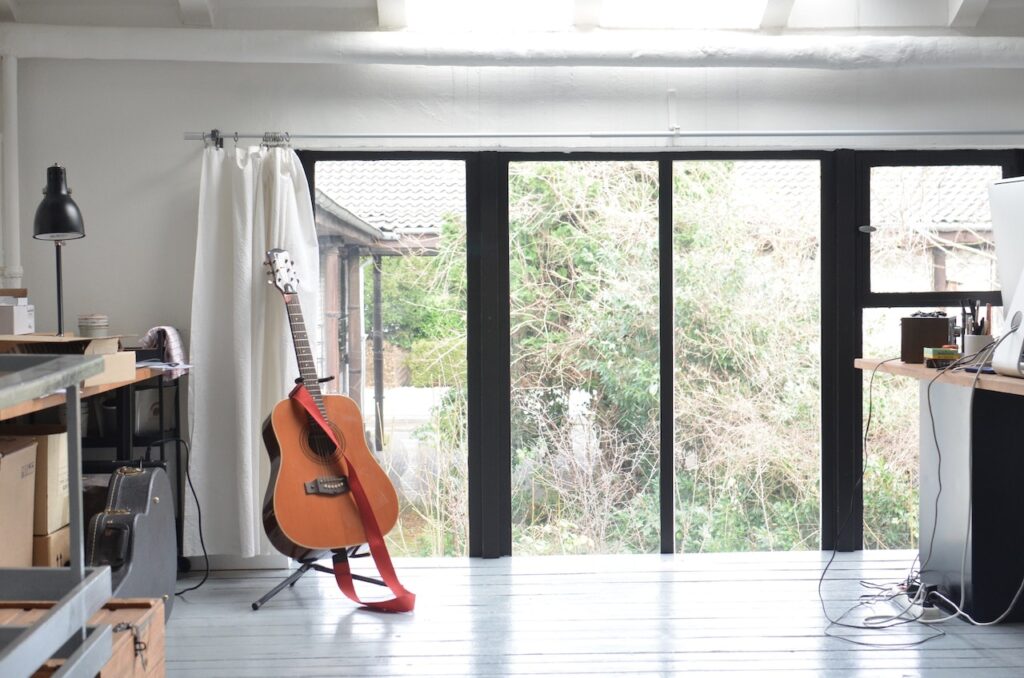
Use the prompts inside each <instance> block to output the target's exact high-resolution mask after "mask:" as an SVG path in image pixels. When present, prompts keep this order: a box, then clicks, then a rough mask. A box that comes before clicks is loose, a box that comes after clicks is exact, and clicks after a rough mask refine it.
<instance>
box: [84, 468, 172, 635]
mask: <svg viewBox="0 0 1024 678" xmlns="http://www.w3.org/2000/svg"><path fill="white" fill-rule="evenodd" d="M85 561H86V564H87V565H89V566H98V565H109V566H110V576H111V580H110V584H111V589H112V591H113V595H114V597H116V598H163V601H164V618H165V620H166V619H167V618H169V617H170V616H171V608H172V607H173V605H174V586H175V582H176V581H177V577H178V554H177V545H176V540H175V530H174V495H173V494H172V493H171V481H170V479H169V478H168V477H167V473H166V472H165V471H164V470H163V469H162V468H145V469H142V468H138V467H135V466H123V467H121V468H119V469H117V471H115V472H114V473H113V474H111V476H110V485H109V487H108V488H107V504H106V508H104V509H103V510H102V511H100V512H99V513H97V514H96V515H94V516H93V517H92V519H91V520H90V521H89V526H88V529H87V530H86V533H85Z"/></svg>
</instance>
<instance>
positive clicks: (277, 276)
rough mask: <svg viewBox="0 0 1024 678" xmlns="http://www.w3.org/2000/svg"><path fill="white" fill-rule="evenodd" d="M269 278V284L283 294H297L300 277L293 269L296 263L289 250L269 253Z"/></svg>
mask: <svg viewBox="0 0 1024 678" xmlns="http://www.w3.org/2000/svg"><path fill="white" fill-rule="evenodd" d="M264 264H265V265H266V266H267V269H268V270H267V276H268V277H269V278H270V279H269V280H268V281H267V283H268V284H270V285H273V286H274V287H276V288H277V289H278V291H279V292H280V293H281V294H297V293H298V291H299V289H298V287H299V276H298V275H297V274H296V273H295V269H294V268H293V267H294V265H295V262H294V261H292V258H291V255H290V254H288V251H287V250H281V249H273V250H268V251H267V260H266V261H265V262H264Z"/></svg>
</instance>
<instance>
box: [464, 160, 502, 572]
mask: <svg viewBox="0 0 1024 678" xmlns="http://www.w3.org/2000/svg"><path fill="white" fill-rule="evenodd" d="M466 193H467V202H468V205H467V208H468V209H467V233H466V239H467V241H466V250H467V257H468V261H467V266H468V268H467V278H468V286H469V289H468V290H467V294H468V296H467V299H466V311H467V315H468V318H467V326H468V327H467V331H468V334H469V341H468V346H467V353H468V358H469V371H468V382H469V395H470V398H469V404H468V405H469V407H468V417H469V439H468V445H469V461H468V473H469V555H470V556H474V557H483V558H497V557H500V556H507V555H511V554H512V454H511V449H512V443H511V440H512V438H511V390H510V389H511V366H510V362H509V358H510V353H509V303H510V301H509V259H508V253H509V241H508V162H507V161H504V160H502V159H501V158H499V157H498V154H497V153H493V152H486V153H481V154H479V156H477V157H474V158H473V159H472V160H470V161H469V162H468V163H467V173H466ZM474 337H475V338H476V341H474Z"/></svg>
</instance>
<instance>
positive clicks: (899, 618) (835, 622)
mask: <svg viewBox="0 0 1024 678" xmlns="http://www.w3.org/2000/svg"><path fill="white" fill-rule="evenodd" d="M899 359H900V358H899V357H895V358H888V359H886V360H882V361H880V362H879V363H878V364H876V365H875V366H874V368H873V369H872V370H871V378H870V379H869V380H868V416H867V420H866V422H865V425H864V437H863V445H862V448H863V450H864V451H865V452H866V451H867V448H868V433H869V432H870V430H871V419H872V417H873V415H874V384H875V375H876V374H877V373H878V368H880V367H881V366H882V365H884V364H886V363H890V362H893V361H895V360H899ZM863 483H864V464H862V465H861V473H860V477H858V478H857V482H856V484H855V485H854V491H853V493H852V495H851V497H850V505H849V507H848V509H847V512H846V518H845V519H844V520H843V522H842V524H841V525H840V526H839V530H838V531H837V532H836V540H835V541H836V545H835V546H833V548H832V555H831V556H830V557H829V559H828V562H827V563H826V564H825V567H824V569H823V570H822V572H821V576H820V577H819V578H818V602H819V603H820V604H821V612H822V614H823V615H824V616H825V619H827V620H828V622H829V624H828V626H826V627H825V630H824V634H825V635H826V636H828V637H830V638H838V639H839V640H843V641H846V642H848V643H853V644H854V645H863V646H866V647H886V648H894V649H895V648H908V647H914V646H917V645H921V644H923V643H926V642H928V641H929V640H931V639H932V638H938V637H940V636H944V635H946V633H945V631H943V630H942V629H936V628H931V627H928V628H929V630H930V631H934V633H932V634H931V635H928V636H925V637H924V638H919V639H917V640H915V641H912V642H906V643H874V642H868V641H863V640H858V639H856V638H853V637H850V636H845V635H840V634H836V633H831V632H830V629H831V628H832V627H840V628H848V629H856V630H862V631H864V630H867V631H875V630H882V629H889V628H894V627H896V626H903V625H906V624H910V623H912V622H915V621H920V619H921V617H922V616H923V615H924V610H923V609H922V611H921V613H920V614H919V615H917V616H913V617H904V616H903V615H904V614H906V613H907V612H909V611H910V610H911V609H912V608H913V606H914V604H915V599H916V597H917V595H919V593H918V594H915V599H910V601H909V602H908V604H907V606H906V607H904V608H903V609H901V610H900V611H899V612H897V613H896V614H890V615H869V616H868V617H866V618H865V619H864V621H863V623H859V624H858V623H849V622H845V621H843V620H844V619H845V618H846V617H847V615H849V614H851V613H852V612H853V611H854V610H856V609H858V608H860V607H863V606H865V605H870V604H874V603H877V602H891V601H892V600H894V599H895V598H896V597H898V596H899V595H901V592H896V593H892V594H890V595H881V594H875V595H874V596H869V597H868V599H867V600H861V602H859V603H857V604H856V605H854V606H853V607H851V608H849V609H848V610H846V611H845V612H843V613H842V614H841V615H839V616H838V617H836V618H835V619H833V618H832V617H831V616H830V615H829V613H828V609H827V608H826V607H825V598H824V596H823V595H822V592H821V590H822V586H823V584H824V581H825V577H826V575H827V574H828V571H829V568H830V567H831V566H832V563H833V562H834V561H835V558H836V555H837V553H838V551H839V547H838V542H839V539H840V537H841V536H842V534H843V533H844V532H845V531H846V528H847V526H848V525H849V522H850V519H851V518H852V516H853V509H854V503H855V501H856V496H857V491H858V490H859V489H860V488H861V487H862V486H863ZM915 561H916V559H915ZM908 579H909V577H908ZM862 585H863V582H862ZM897 585H898V584H897ZM873 586H875V587H878V586H880V585H873ZM918 591H919V592H920V591H921V589H920V588H919V589H918Z"/></svg>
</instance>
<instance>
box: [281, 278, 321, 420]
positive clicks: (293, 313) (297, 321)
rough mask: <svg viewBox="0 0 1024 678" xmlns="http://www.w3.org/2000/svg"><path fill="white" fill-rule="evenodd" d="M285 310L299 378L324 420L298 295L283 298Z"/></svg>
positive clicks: (318, 385) (311, 353)
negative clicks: (297, 364)
mask: <svg viewBox="0 0 1024 678" xmlns="http://www.w3.org/2000/svg"><path fill="white" fill-rule="evenodd" d="M285 308H286V309H287V312H288V324H289V325H290V326H291V329H292V344H293V345H294V346H295V359H296V360H297V361H298V363H299V377H300V378H301V379H302V382H303V383H304V384H305V385H306V390H307V391H309V394H310V395H311V396H313V400H314V401H315V402H316V407H317V409H318V410H320V414H321V415H322V416H323V417H324V419H326V418H327V411H326V410H325V409H324V400H323V397H322V396H321V394H320V384H319V383H317V376H316V363H315V362H313V351H312V350H311V349H310V348H309V335H308V334H307V332H306V323H305V321H304V320H303V319H302V306H301V305H300V304H299V297H298V295H295V294H291V295H287V296H285Z"/></svg>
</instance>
